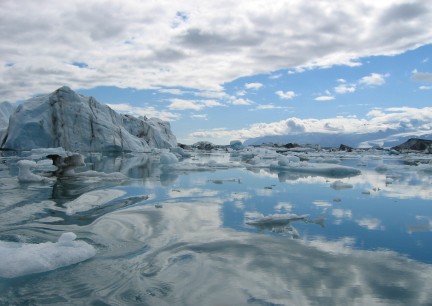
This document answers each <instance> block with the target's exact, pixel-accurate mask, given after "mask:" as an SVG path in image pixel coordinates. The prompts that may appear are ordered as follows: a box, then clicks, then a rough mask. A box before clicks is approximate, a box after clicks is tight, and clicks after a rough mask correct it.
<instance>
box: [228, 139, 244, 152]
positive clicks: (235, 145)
mask: <svg viewBox="0 0 432 306" xmlns="http://www.w3.org/2000/svg"><path fill="white" fill-rule="evenodd" d="M230 148H231V149H233V150H241V149H243V144H242V142H241V141H240V140H232V141H230Z"/></svg>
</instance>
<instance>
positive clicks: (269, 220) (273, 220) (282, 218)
mask: <svg viewBox="0 0 432 306" xmlns="http://www.w3.org/2000/svg"><path fill="white" fill-rule="evenodd" d="M307 216H308V215H296V214H274V215H268V216H263V217H257V218H256V219H253V220H247V221H246V222H245V223H246V224H248V225H255V226H280V225H286V224H288V223H290V222H293V221H299V220H305V218H306V217H307Z"/></svg>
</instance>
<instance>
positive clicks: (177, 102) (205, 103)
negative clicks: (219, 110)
mask: <svg viewBox="0 0 432 306" xmlns="http://www.w3.org/2000/svg"><path fill="white" fill-rule="evenodd" d="M170 102H171V103H170V104H169V105H168V108H169V109H171V110H187V109H191V110H202V109H203V108H206V107H215V106H224V105H223V104H222V103H220V102H218V101H216V100H187V99H171V100H170Z"/></svg>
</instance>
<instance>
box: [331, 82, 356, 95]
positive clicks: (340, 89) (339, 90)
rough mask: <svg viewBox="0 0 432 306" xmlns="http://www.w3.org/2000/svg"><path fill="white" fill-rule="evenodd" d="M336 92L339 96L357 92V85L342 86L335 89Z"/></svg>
mask: <svg viewBox="0 0 432 306" xmlns="http://www.w3.org/2000/svg"><path fill="white" fill-rule="evenodd" d="M334 91H335V92H336V93H338V94H345V93H347V92H355V91H356V85H355V84H351V85H347V84H340V85H338V86H336V87H335V88H334Z"/></svg>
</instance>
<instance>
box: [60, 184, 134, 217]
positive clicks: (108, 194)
mask: <svg viewBox="0 0 432 306" xmlns="http://www.w3.org/2000/svg"><path fill="white" fill-rule="evenodd" d="M125 194H126V191H123V190H119V189H101V190H93V191H90V192H87V193H85V194H83V195H81V196H79V197H78V198H76V199H75V200H73V201H70V202H67V203H65V204H64V206H65V207H66V214H67V215H73V214H76V213H78V212H83V211H88V210H90V209H93V208H96V207H99V206H102V205H104V204H106V203H107V202H109V201H112V200H114V199H116V198H119V197H122V196H124V195H125Z"/></svg>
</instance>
